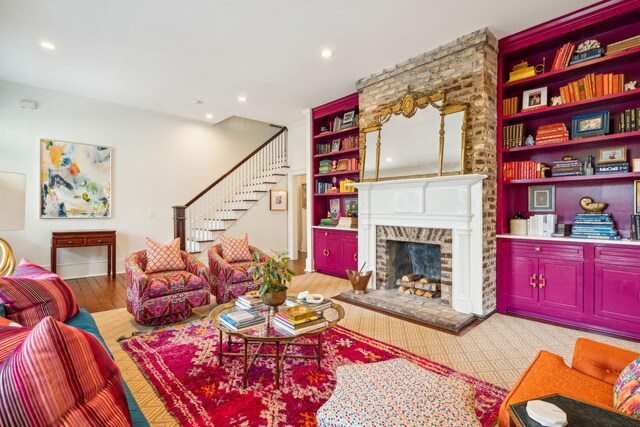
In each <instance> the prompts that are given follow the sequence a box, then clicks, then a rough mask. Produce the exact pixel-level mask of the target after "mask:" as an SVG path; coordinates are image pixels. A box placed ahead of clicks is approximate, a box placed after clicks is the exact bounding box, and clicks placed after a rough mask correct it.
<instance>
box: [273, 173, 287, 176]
mask: <svg viewBox="0 0 640 427" xmlns="http://www.w3.org/2000/svg"><path fill="white" fill-rule="evenodd" d="M273 176H287V174H286V173H274V174H273Z"/></svg>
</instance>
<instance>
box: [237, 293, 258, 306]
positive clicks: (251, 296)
mask: <svg viewBox="0 0 640 427" xmlns="http://www.w3.org/2000/svg"><path fill="white" fill-rule="evenodd" d="M262 306H264V303H263V302H262V298H260V296H259V295H258V292H257V291H254V292H247V293H246V294H244V295H241V296H239V297H238V299H237V300H236V307H238V308H241V309H244V310H250V309H252V308H260V307H262Z"/></svg>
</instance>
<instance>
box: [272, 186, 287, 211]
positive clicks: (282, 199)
mask: <svg viewBox="0 0 640 427" xmlns="http://www.w3.org/2000/svg"><path fill="white" fill-rule="evenodd" d="M269 194H270V196H271V204H270V207H269V208H270V209H271V210H272V211H286V210H287V190H271V192H270V193H269Z"/></svg>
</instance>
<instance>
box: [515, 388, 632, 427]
mask: <svg viewBox="0 0 640 427" xmlns="http://www.w3.org/2000/svg"><path fill="white" fill-rule="evenodd" d="M611 398H612V399H613V396H612V397H611ZM537 400H544V401H545V402H549V403H553V404H554V405H556V406H557V407H558V408H560V409H562V410H563V411H564V412H565V413H566V414H567V422H568V424H567V426H569V427H571V426H585V427H586V426H598V427H632V426H636V427H637V426H638V425H640V420H638V419H637V418H633V417H630V416H628V415H625V414H623V413H620V412H616V411H612V410H610V409H605V408H602V407H600V406H595V405H592V404H590V403H587V402H583V401H581V400H576V399H572V398H570V397H567V396H563V395H561V394H552V395H550V396H545V397H540V398H538V399H537ZM509 417H510V418H511V425H512V426H516V427H540V426H541V425H542V424H540V423H538V422H536V421H533V420H532V419H531V418H529V415H527V402H521V403H516V404H515V405H511V406H509Z"/></svg>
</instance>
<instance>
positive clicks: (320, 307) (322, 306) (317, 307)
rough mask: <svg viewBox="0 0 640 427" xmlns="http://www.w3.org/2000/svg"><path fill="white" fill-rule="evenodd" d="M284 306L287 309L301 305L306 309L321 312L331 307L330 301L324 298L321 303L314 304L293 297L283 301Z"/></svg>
mask: <svg viewBox="0 0 640 427" xmlns="http://www.w3.org/2000/svg"><path fill="white" fill-rule="evenodd" d="M285 305H286V306H287V307H296V306H298V305H302V306H305V307H307V308H310V309H311V310H314V311H317V312H322V311H324V310H326V309H327V308H329V307H331V300H330V299H328V298H324V299H323V300H322V301H321V302H318V303H315V304H314V303H310V302H307V301H305V300H299V299H296V298H295V297H289V298H287V300H286V301H285Z"/></svg>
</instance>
